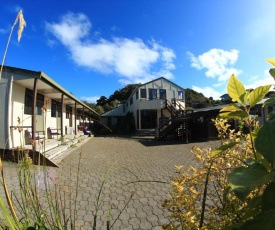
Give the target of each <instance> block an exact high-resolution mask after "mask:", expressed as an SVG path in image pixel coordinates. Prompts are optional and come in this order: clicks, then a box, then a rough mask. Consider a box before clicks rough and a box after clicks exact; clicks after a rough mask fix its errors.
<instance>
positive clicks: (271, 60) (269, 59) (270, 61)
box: [266, 58, 275, 67]
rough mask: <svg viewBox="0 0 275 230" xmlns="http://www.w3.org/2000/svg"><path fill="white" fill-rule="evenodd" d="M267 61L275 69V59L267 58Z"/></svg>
mask: <svg viewBox="0 0 275 230" xmlns="http://www.w3.org/2000/svg"><path fill="white" fill-rule="evenodd" d="M266 61H267V62H269V63H270V64H271V65H273V66H274V67H275V58H267V59H266Z"/></svg>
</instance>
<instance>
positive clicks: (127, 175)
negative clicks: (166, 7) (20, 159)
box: [4, 137, 218, 230]
mask: <svg viewBox="0 0 275 230" xmlns="http://www.w3.org/2000/svg"><path fill="white" fill-rule="evenodd" d="M194 145H198V146H201V147H209V146H210V145H211V146H215V145H218V142H215V141H211V142H199V143H189V144H184V143H181V142H174V141H173V142H172V141H164V142H157V141H153V140H146V139H144V140H140V139H133V138H121V137H95V138H91V139H90V140H89V141H87V142H86V143H85V144H84V145H82V146H81V147H80V148H78V149H76V150H75V151H74V152H72V153H71V154H70V155H69V156H68V157H66V158H65V159H64V160H63V161H62V162H61V163H60V168H59V169H56V168H50V175H52V177H56V178H57V177H58V181H59V184H60V185H62V188H63V189H64V191H65V190H66V189H67V190H70V189H72V191H74V190H75V186H76V185H77V182H78V188H79V190H78V196H77V203H76V207H77V225H78V226H79V229H80V227H81V226H82V227H83V228H84V229H92V224H93V218H94V214H95V210H96V201H97V196H98V194H99V193H100V188H101V185H102V183H103V182H104V181H105V183H104V186H103V189H102V192H101V197H100V199H99V200H100V201H101V202H100V205H99V209H98V212H97V229H106V220H107V214H108V209H109V207H110V208H111V210H110V214H111V225H112V224H113V223H114V221H115V220H116V219H117V220H116V222H115V223H114V225H113V229H148V230H149V229H162V228H161V225H162V224H164V223H167V222H168V220H167V218H166V217H167V215H168V212H167V211H166V210H164V209H163V208H162V202H163V200H164V199H166V198H169V195H168V193H169V189H170V188H171V186H170V184H169V182H170V181H171V178H173V176H175V174H174V173H175V165H184V167H186V168H187V167H188V166H189V165H195V164H196V163H195V161H194V158H193V155H192V153H191V152H190V150H191V148H192V146H194ZM79 160H80V163H78V162H79ZM7 164H8V163H5V165H6V166H8V165H7ZM5 165H4V166H5ZM78 166H79V167H78ZM8 167H10V166H8ZM7 180H12V177H11V178H9V176H8V177H7ZM14 183H15V182H14V181H13V182H12V184H13V185H14ZM67 199H68V198H67ZM120 210H123V212H122V213H120Z"/></svg>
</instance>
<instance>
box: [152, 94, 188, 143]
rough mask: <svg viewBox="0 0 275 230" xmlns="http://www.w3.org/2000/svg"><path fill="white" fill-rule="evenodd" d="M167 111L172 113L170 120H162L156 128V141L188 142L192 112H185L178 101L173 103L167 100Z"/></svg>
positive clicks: (173, 100) (174, 100)
mask: <svg viewBox="0 0 275 230" xmlns="http://www.w3.org/2000/svg"><path fill="white" fill-rule="evenodd" d="M165 107H166V109H167V110H168V111H169V112H170V114H171V117H170V118H168V119H167V118H165V119H163V118H160V121H159V127H157V128H156V130H155V131H156V132H155V139H157V140H163V139H171V138H173V139H180V140H182V139H184V136H185V140H186V142H188V139H189V136H190V135H189V134H190V132H189V130H188V120H189V119H191V117H192V113H193V111H192V110H185V109H184V108H183V106H182V105H181V104H180V103H179V102H178V101H177V100H176V99H172V102H169V101H168V100H166V106H165Z"/></svg>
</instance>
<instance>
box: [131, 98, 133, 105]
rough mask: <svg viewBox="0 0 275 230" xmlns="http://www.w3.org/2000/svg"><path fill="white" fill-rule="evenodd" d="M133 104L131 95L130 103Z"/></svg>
mask: <svg viewBox="0 0 275 230" xmlns="http://www.w3.org/2000/svg"><path fill="white" fill-rule="evenodd" d="M132 104H133V97H131V99H130V105H132Z"/></svg>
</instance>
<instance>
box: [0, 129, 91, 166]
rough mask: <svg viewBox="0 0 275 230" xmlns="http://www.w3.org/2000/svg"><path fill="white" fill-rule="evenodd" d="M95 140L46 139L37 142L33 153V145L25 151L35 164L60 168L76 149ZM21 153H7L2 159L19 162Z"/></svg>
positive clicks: (75, 136)
mask: <svg viewBox="0 0 275 230" xmlns="http://www.w3.org/2000/svg"><path fill="white" fill-rule="evenodd" d="M91 138H93V135H92V136H91V137H88V136H87V135H84V134H78V135H66V136H64V138H63V140H62V141H61V140H58V139H46V140H45V141H44V142H43V143H42V141H41V140H39V141H36V150H35V151H33V147H32V145H25V146H23V149H24V150H26V149H28V150H29V156H30V158H32V160H33V162H34V164H39V162H40V164H46V165H48V166H53V167H58V164H59V163H60V162H61V161H62V160H63V159H64V158H65V157H66V156H67V155H69V154H70V153H71V152H72V151H74V150H75V148H77V147H79V146H80V145H82V144H84V143H85V142H86V141H88V140H90V139H91ZM19 155H20V151H16V150H15V151H13V150H9V151H5V153H4V154H3V156H2V155H1V156H2V159H4V160H8V161H18V159H20V156H19Z"/></svg>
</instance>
